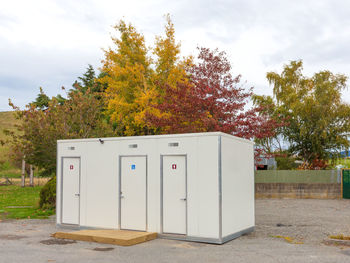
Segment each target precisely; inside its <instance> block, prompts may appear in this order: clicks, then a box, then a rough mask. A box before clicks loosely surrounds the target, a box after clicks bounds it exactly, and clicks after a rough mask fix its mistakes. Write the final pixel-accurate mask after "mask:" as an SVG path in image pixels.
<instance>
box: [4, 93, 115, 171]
mask: <svg viewBox="0 0 350 263" xmlns="http://www.w3.org/2000/svg"><path fill="white" fill-rule="evenodd" d="M79 88H80V87H77V90H76V91H74V92H69V93H68V98H67V99H66V100H65V102H64V103H63V104H60V102H59V99H57V97H53V98H52V99H50V100H49V101H48V102H47V106H46V109H41V108H40V107H37V105H36V104H35V103H29V104H28V105H27V106H26V109H24V110H20V109H19V108H18V107H15V106H14V105H13V104H12V103H11V102H10V105H12V106H13V108H14V109H15V110H16V113H17V118H18V119H20V120H21V123H20V125H19V126H18V127H17V128H18V130H19V133H16V134H15V133H11V134H10V135H12V140H11V141H10V142H11V144H12V152H13V153H14V154H16V155H17V158H18V155H21V158H22V157H23V156H25V159H26V161H27V162H28V163H30V164H33V165H35V166H36V167H39V168H42V169H43V170H44V174H47V175H51V174H53V173H54V172H55V170H56V142H57V140H59V139H74V138H91V137H104V136H111V135H112V134H113V133H112V128H111V127H110V125H109V124H108V122H106V120H105V118H104V111H103V109H104V107H105V105H104V100H102V99H98V98H96V96H94V93H93V92H91V90H90V89H86V90H84V91H82V90H79ZM40 94H41V96H42V97H44V95H45V94H44V93H43V91H42V90H41V91H40ZM45 96H46V95H45ZM13 158H16V156H13Z"/></svg>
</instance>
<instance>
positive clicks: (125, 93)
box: [102, 15, 191, 136]
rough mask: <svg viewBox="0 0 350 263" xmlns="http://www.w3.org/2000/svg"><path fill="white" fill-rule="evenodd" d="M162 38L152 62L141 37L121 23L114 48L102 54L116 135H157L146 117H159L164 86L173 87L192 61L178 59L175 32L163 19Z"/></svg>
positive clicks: (104, 79) (117, 27)
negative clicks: (163, 31)
mask: <svg viewBox="0 0 350 263" xmlns="http://www.w3.org/2000/svg"><path fill="white" fill-rule="evenodd" d="M166 22H167V23H166V26H165V37H160V36H158V37H156V42H155V47H154V48H153V49H152V51H153V54H154V55H155V60H154V61H153V60H152V58H151V57H150V56H149V55H148V52H149V50H148V49H147V47H146V45H145V39H144V36H143V35H142V34H140V33H139V32H137V30H136V28H135V27H134V26H133V25H131V24H129V25H127V24H126V23H125V22H124V21H123V20H121V21H120V22H119V23H118V24H117V25H116V26H115V27H114V28H115V29H116V30H117V31H118V33H119V37H113V38H112V40H113V43H114V44H115V46H116V48H115V49H111V48H110V49H109V50H107V51H105V59H104V60H103V61H102V63H103V67H102V71H103V72H104V73H105V77H104V78H103V80H102V81H103V82H104V83H106V84H107V85H108V88H107V90H106V96H107V99H108V112H109V115H110V119H111V121H113V122H114V123H116V126H117V127H116V129H117V130H116V132H117V134H118V135H122V136H123V135H127V136H131V135H147V134H159V133H161V130H160V129H159V128H157V127H154V126H151V125H150V124H149V123H148V122H147V121H146V120H145V119H146V118H145V116H146V114H148V115H155V116H159V115H160V114H161V113H160V111H159V110H158V109H156V107H155V105H157V104H158V103H160V102H161V100H162V94H163V89H164V85H165V84H167V85H174V86H175V84H176V83H177V82H179V81H185V79H186V70H185V68H186V65H188V64H189V63H190V61H191V58H188V59H184V60H182V61H181V60H180V59H179V54H180V45H179V44H177V43H176V41H175V29H174V25H173V23H172V21H171V19H170V16H169V15H167V16H166Z"/></svg>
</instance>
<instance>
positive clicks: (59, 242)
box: [40, 238, 77, 245]
mask: <svg viewBox="0 0 350 263" xmlns="http://www.w3.org/2000/svg"><path fill="white" fill-rule="evenodd" d="M40 243H41V244H44V245H68V244H74V243H77V241H75V240H69V239H57V238H52V239H46V240H41V241H40Z"/></svg>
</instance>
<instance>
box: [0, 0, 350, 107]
mask: <svg viewBox="0 0 350 263" xmlns="http://www.w3.org/2000/svg"><path fill="white" fill-rule="evenodd" d="M2 2H3V3H1V9H0V110H4V109H9V107H8V106H7V98H8V97H11V98H13V99H14V101H15V102H16V101H18V104H19V105H20V106H22V107H23V106H24V104H25V103H26V102H28V101H30V100H32V99H33V98H34V97H35V96H36V94H37V93H38V87H39V86H43V87H44V89H45V90H46V91H47V93H48V94H49V95H56V94H57V93H59V92H60V87H61V86H62V85H64V86H70V85H71V83H73V81H74V80H75V79H76V78H77V77H78V76H80V75H81V74H82V73H83V72H84V70H85V68H86V66H87V64H88V63H90V64H93V65H94V66H99V63H100V60H101V59H102V58H103V52H102V50H101V48H107V47H108V46H110V45H111V41H110V34H111V33H112V32H113V29H112V25H114V24H115V23H116V22H117V21H118V20H120V19H125V20H126V21H129V22H132V23H133V24H134V25H135V26H136V28H137V29H138V30H139V31H141V32H142V33H143V34H144V35H145V38H146V40H147V44H148V45H151V44H152V43H153V41H154V36H155V35H159V34H161V33H162V32H163V26H164V18H163V15H164V14H166V13H170V14H171V15H172V18H173V21H174V23H175V27H176V34H177V39H178V40H179V41H181V44H182V51H183V54H184V55H187V54H191V53H194V52H195V48H196V47H197V46H206V47H211V48H215V47H218V48H219V49H221V50H225V51H226V52H227V54H228V55H229V58H230V60H231V62H232V65H233V72H234V74H242V75H243V80H247V85H248V86H255V87H256V88H255V91H256V92H257V93H259V94H271V88H270V87H268V83H267V81H266V79H265V75H266V72H267V71H270V70H273V71H278V72H280V71H281V70H282V66H283V64H285V63H288V61H290V60H293V59H303V60H304V64H305V67H304V68H305V72H306V73H307V74H308V75H311V74H312V73H313V72H316V71H319V70H323V69H329V70H331V71H334V72H335V73H345V74H348V73H349V71H350V59H349V58H350V55H349V54H350V53H349V52H348V47H347V45H348V43H349V41H350V30H349V29H350V17H349V16H348V10H349V8H350V3H349V2H348V1H339V0H338V1H330V0H329V1H316V0H310V1H301V0H297V1H277V0H268V1H258V0H250V1H244V0H238V1H237V0H236V1H230V0H227V1H210V0H201V1H199V0H192V1H185V0H179V1H161V0H151V1H142V0H139V1H137V0H130V1H115V0H100V1H97V0H90V1H82V0H78V1H68V0H60V1H59V0H57V1H52V0H51V1H50V0H33V1H25V0H23V1H19V0H17V1H16V0H12V1H4V0H2ZM344 99H346V100H347V101H348V102H350V91H349V90H347V91H345V93H344Z"/></svg>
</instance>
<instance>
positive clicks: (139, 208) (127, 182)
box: [120, 156, 147, 231]
mask: <svg viewBox="0 0 350 263" xmlns="http://www.w3.org/2000/svg"><path fill="white" fill-rule="evenodd" d="M146 188H147V161H146V156H125V157H121V178H120V228H121V229H130V230H140V231H146V215H147V189H146Z"/></svg>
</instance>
